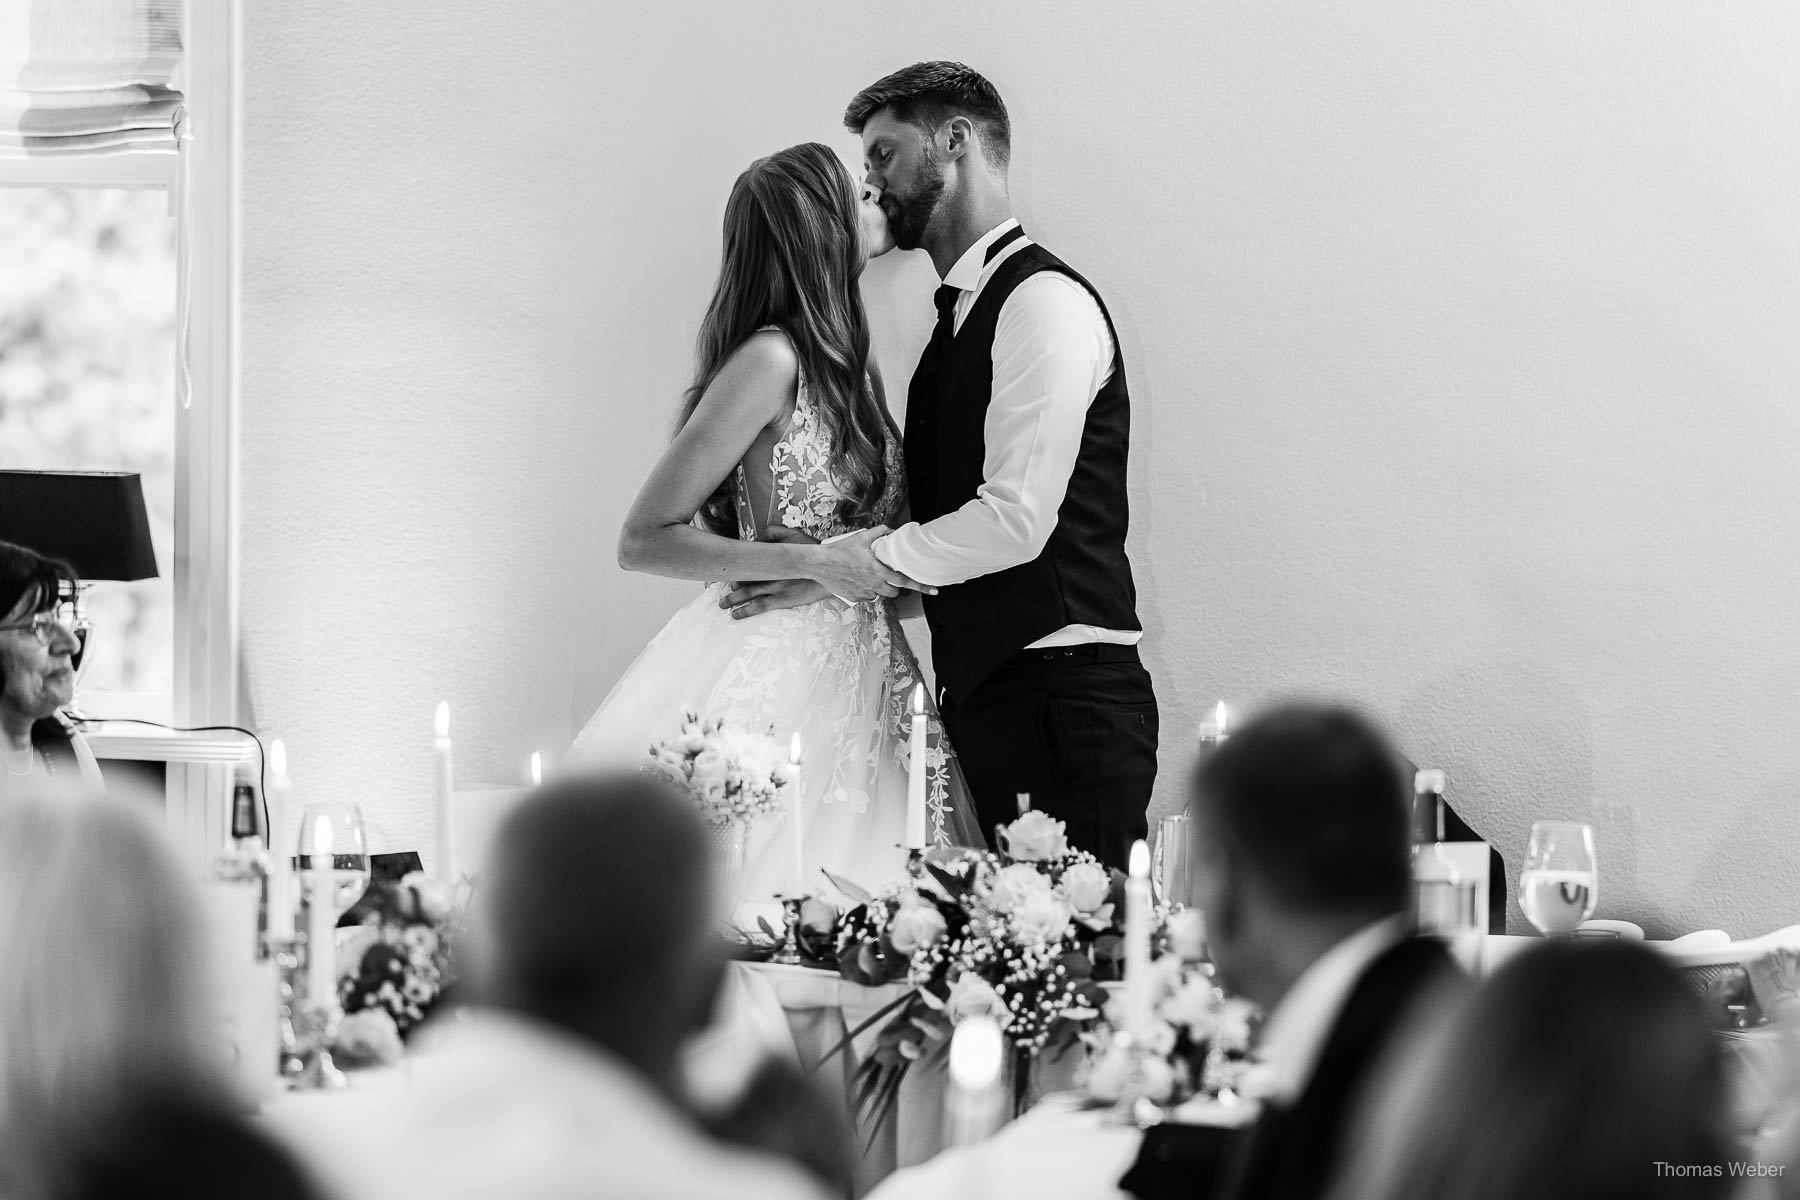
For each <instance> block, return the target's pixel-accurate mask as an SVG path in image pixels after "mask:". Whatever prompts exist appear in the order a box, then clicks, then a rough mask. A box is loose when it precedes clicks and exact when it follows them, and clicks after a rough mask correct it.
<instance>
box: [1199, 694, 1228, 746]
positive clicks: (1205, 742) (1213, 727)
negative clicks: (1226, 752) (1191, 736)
mask: <svg viewBox="0 0 1800 1200" xmlns="http://www.w3.org/2000/svg"><path fill="white" fill-rule="evenodd" d="M1229 719H1230V713H1229V710H1228V709H1227V708H1226V707H1225V702H1224V701H1223V700H1221V701H1219V703H1218V704H1217V706H1215V707H1214V708H1213V710H1212V715H1211V716H1209V717H1208V718H1207V719H1206V720H1204V721H1202V722H1200V749H1201V750H1202V751H1207V750H1216V749H1217V748H1218V746H1219V743H1220V742H1222V741H1224V740H1225V738H1226V737H1227V736H1228V734H1227V731H1226V722H1227V721H1228V720H1229Z"/></svg>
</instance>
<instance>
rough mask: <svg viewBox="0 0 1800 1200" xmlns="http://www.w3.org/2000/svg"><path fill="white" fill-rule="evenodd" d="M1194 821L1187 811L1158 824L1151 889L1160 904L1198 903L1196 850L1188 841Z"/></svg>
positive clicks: (1151, 858) (1152, 859)
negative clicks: (1195, 884) (1196, 901)
mask: <svg viewBox="0 0 1800 1200" xmlns="http://www.w3.org/2000/svg"><path fill="white" fill-rule="evenodd" d="M1193 825H1194V823H1193V821H1192V820H1191V819H1190V818H1189V816H1188V814H1187V812H1186V811H1185V810H1184V811H1182V812H1178V813H1175V814H1173V815H1172V816H1167V817H1164V818H1163V819H1162V820H1160V821H1158V822H1157V823H1156V849H1155V850H1154V851H1153V852H1152V854H1151V857H1150V886H1151V889H1152V891H1153V892H1154V894H1155V896H1156V902H1157V903H1158V904H1192V903H1193V902H1194V893H1193V882H1194V849H1193V845H1192V844H1191V843H1190V842H1189V841H1188V836H1189V831H1190V830H1191V829H1192V828H1193Z"/></svg>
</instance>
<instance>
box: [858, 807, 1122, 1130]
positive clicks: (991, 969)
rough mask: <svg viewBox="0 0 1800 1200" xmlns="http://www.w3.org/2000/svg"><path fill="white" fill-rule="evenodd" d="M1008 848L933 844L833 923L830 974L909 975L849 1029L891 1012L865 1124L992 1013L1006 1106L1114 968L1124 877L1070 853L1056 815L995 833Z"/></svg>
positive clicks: (1099, 996)
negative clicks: (921, 1067)
mask: <svg viewBox="0 0 1800 1200" xmlns="http://www.w3.org/2000/svg"><path fill="white" fill-rule="evenodd" d="M1002 834H1003V836H1002V837H1001V839H1000V841H1001V844H1002V845H1003V846H1004V847H1005V852H1004V853H994V852H991V851H986V850H953V851H948V852H946V851H934V852H933V854H932V856H931V857H929V858H928V859H927V860H926V862H925V863H924V870H923V873H922V874H921V875H920V877H918V878H916V879H913V880H909V881H907V882H904V883H898V884H891V885H889V886H888V887H887V888H885V889H884V890H883V891H882V892H881V893H880V894H879V895H869V894H868V893H866V892H863V891H862V890H861V889H859V888H857V887H856V886H855V885H854V884H850V883H846V882H845V881H842V880H834V882H836V883H837V884H838V886H839V888H840V889H841V890H843V891H844V892H845V893H846V894H847V895H848V896H849V897H850V898H851V900H852V901H853V902H854V906H853V907H851V908H850V909H849V910H848V911H847V912H845V914H844V915H843V917H842V919H841V920H840V922H839V924H838V931H837V939H836V940H837V958H838V972H839V974H840V975H842V976H843V977H844V978H846V979H849V980H851V981H853V982H856V983H861V984H865V985H868V986H879V985H882V984H888V983H895V982H900V981H904V982H906V983H909V984H911V985H912V988H911V990H910V991H908V992H907V993H906V994H905V995H904V996H902V997H901V998H900V999H898V1000H896V1001H895V1002H894V1003H892V1004H890V1005H888V1006H887V1007H886V1008H884V1009H882V1010H881V1011H880V1012H878V1013H876V1014H875V1015H874V1016H873V1017H871V1018H870V1019H869V1020H868V1021H866V1022H864V1023H863V1025H861V1026H860V1027H858V1028H857V1029H856V1030H854V1031H852V1032H851V1034H850V1035H849V1037H848V1038H846V1039H845V1042H846V1043H847V1042H848V1041H849V1040H850V1038H854V1037H856V1036H858V1035H860V1034H861V1033H863V1032H865V1031H866V1030H868V1029H870V1028H873V1027H874V1026H875V1024H876V1023H877V1022H880V1021H882V1020H883V1019H884V1018H891V1019H888V1020H887V1023H886V1024H885V1025H883V1026H882V1028H881V1032H880V1033H879V1034H878V1035H877V1038H876V1045H875V1048H874V1050H873V1052H872V1053H870V1054H869V1055H868V1056H867V1057H865V1058H864V1060H863V1062H862V1064H861V1065H860V1066H859V1068H858V1075H857V1079H856V1105H857V1111H858V1114H859V1116H860V1117H861V1118H862V1119H863V1120H864V1121H865V1122H866V1123H867V1125H868V1126H869V1127H871V1128H872V1127H874V1126H876V1125H878V1124H879V1121H880V1119H881V1117H882V1116H883V1115H884V1114H885V1113H886V1112H887V1110H888V1109H889V1107H890V1106H891V1105H892V1104H893V1102H894V1098H895V1096H896V1095H897V1094H898V1091H899V1087H900V1082H901V1080H902V1078H903V1077H904V1076H905V1073H906V1071H907V1069H908V1068H909V1067H910V1066H911V1065H912V1064H913V1063H914V1062H918V1061H921V1060H924V1059H926V1058H929V1057H933V1056H935V1055H938V1054H941V1053H943V1052H944V1051H945V1050H946V1048H947V1047H948V1045H949V1040H950V1033H951V1031H952V1029H953V1028H954V1027H955V1024H956V1022H957V1021H959V1020H961V1019H962V1018H964V1017H968V1016H973V1015H976V1014H981V1013H986V1014H990V1015H992V1016H993V1017H994V1019H995V1020H996V1021H997V1022H998V1023H999V1025H1000V1027H1001V1029H1002V1031H1003V1032H1004V1033H1005V1034H1006V1036H1007V1038H1008V1040H1009V1042H1010V1043H1011V1045H1012V1047H1013V1049H1014V1051H1015V1064H1014V1065H1015V1070H1014V1075H1013V1084H1014V1088H1015V1094H1014V1098H1015V1105H1022V1103H1023V1100H1024V1092H1025V1088H1026V1087H1027V1084H1028V1078H1029V1069H1030V1063H1031V1060H1032V1059H1033V1058H1035V1057H1037V1056H1039V1055H1044V1056H1049V1057H1055V1056H1058V1055H1060V1054H1062V1053H1063V1052H1065V1051H1067V1050H1070V1049H1072V1048H1075V1047H1078V1046H1079V1045H1080V1044H1081V1038H1082V1034H1083V1033H1085V1032H1087V1031H1089V1030H1090V1029H1091V1028H1093V1027H1094V1026H1095V1025H1096V1024H1097V1023H1098V1021H1099V1020H1100V1017H1101V1013H1102V1011H1103V1009H1104V1007H1105V1004H1106V990H1105V989H1104V988H1103V987H1102V986H1101V984H1102V983H1103V982H1104V981H1107V980H1117V979H1118V978H1119V977H1120V974H1121V971H1122V968H1123V957H1124V938H1123V930H1122V927H1121V919H1122V914H1123V911H1124V905H1123V887H1124V876H1123V875H1121V874H1119V873H1118V872H1113V871H1109V870H1108V869H1107V868H1105V867H1103V866H1102V865H1101V864H1100V862H1099V861H1098V860H1097V859H1095V858H1094V857H1093V856H1092V855H1091V854H1088V853H1086V852H1084V851H1080V850H1074V849H1071V848H1070V846H1069V844H1068V840H1067V838H1066V837H1065V836H1064V832H1063V823H1062V822H1061V821H1056V820H1053V819H1051V818H1050V817H1048V816H1046V815H1045V814H1043V813H1039V812H1028V813H1026V814H1024V815H1023V816H1021V817H1020V818H1019V819H1018V820H1017V821H1015V822H1013V823H1012V824H1011V825H1010V826H1007V827H1006V828H1005V829H1004V830H1003V831H1002Z"/></svg>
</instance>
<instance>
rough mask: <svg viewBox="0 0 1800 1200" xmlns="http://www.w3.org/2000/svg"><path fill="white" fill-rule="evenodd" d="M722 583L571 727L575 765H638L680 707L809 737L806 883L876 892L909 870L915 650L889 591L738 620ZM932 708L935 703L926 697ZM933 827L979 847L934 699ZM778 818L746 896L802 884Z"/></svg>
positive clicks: (764, 837)
mask: <svg viewBox="0 0 1800 1200" xmlns="http://www.w3.org/2000/svg"><path fill="white" fill-rule="evenodd" d="M724 590H725V589H724V585H722V584H712V585H710V586H709V587H707V588H706V589H705V590H704V591H703V592H702V593H701V594H700V595H699V596H698V597H696V598H695V599H694V601H693V602H692V603H690V604H688V605H687V606H686V607H684V608H682V609H681V610H680V611H678V612H677V613H676V614H675V615H674V616H673V617H672V618H670V620H669V623H668V624H667V625H665V626H663V628H662V632H660V633H658V634H657V635H656V637H655V638H653V639H652V640H651V642H650V644H649V645H648V646H646V647H644V651H643V653H642V654H640V655H639V656H638V658H637V661H636V662H634V663H632V664H631V667H630V668H629V669H628V670H627V671H626V672H625V674H624V676H623V677H622V678H621V679H620V680H619V682H618V684H617V686H615V687H614V688H613V690H612V694H611V695H609V696H607V698H606V701H605V703H603V704H601V706H600V709H599V711H598V712H596V713H595V714H594V716H593V718H592V719H591V720H590V721H589V722H588V723H587V726H586V727H585V728H583V729H582V731H581V733H580V734H579V735H577V737H576V738H575V743H574V745H573V746H572V747H571V749H570V752H569V758H568V762H569V763H570V765H572V766H574V767H576V768H587V767H600V766H624V767H636V766H640V765H642V764H643V763H644V762H645V761H646V760H647V759H648V758H649V755H650V748H651V746H652V745H654V744H656V743H659V742H662V741H665V740H667V739H669V738H671V737H673V736H674V735H675V734H676V732H677V731H678V730H679V728H680V725H681V713H682V708H683V706H684V705H691V706H693V707H694V708H696V709H698V710H699V711H700V712H701V713H702V714H703V715H705V716H708V717H721V718H724V719H725V720H726V721H729V722H732V723H735V724H739V725H741V726H743V727H745V728H748V729H755V730H758V731H761V730H765V729H769V728H771V727H772V728H773V730H774V732H775V734H776V736H777V737H778V738H779V739H780V740H781V741H782V742H783V743H785V742H786V741H787V739H788V738H789V736H790V735H791V734H793V733H795V732H798V733H799V734H800V739H801V745H802V748H803V754H804V762H803V766H802V773H801V785H802V788H803V793H802V794H803V802H802V806H801V817H802V830H803V848H804V856H805V872H806V878H805V880H804V884H805V886H806V889H807V890H808V891H818V890H819V888H820V886H821V885H822V884H823V883H824V881H823V879H822V878H821V877H820V875H819V873H818V872H819V869H820V868H824V869H826V870H828V871H830V872H831V873H833V874H835V875H838V876H841V877H844V878H847V879H850V880H853V881H854V882H856V883H858V884H860V885H862V886H863V887H865V888H868V889H869V890H871V891H873V890H875V889H877V888H879V887H880V886H881V885H882V884H884V883H886V882H888V881H890V880H892V879H896V878H898V877H900V876H901V875H902V874H904V870H905V864H906V856H905V851H904V850H903V849H902V848H901V843H902V840H903V838H904V836H905V831H906V830H905V826H906V784H907V765H908V758H909V750H908V734H909V722H910V717H909V715H908V711H907V710H908V706H909V704H910V702H911V696H912V692H913V687H914V685H915V684H916V683H918V682H919V678H920V676H919V666H918V661H917V659H915V658H914V657H913V653H912V650H911V648H910V647H909V646H908V645H907V642H906V638H905V635H904V634H903V633H902V632H901V628H900V622H899V620H898V618H897V617H896V616H895V613H894V608H893V604H892V603H891V602H890V601H885V600H882V601H872V602H869V603H864V604H854V605H852V604H844V603H841V602H839V601H837V600H821V601H818V602H816V603H813V604H807V605H804V606H802V607H800V608H792V609H783V610H780V611H777V612H770V613H764V614H762V615H760V616H755V617H750V618H748V619H745V620H742V621H738V620H734V619H733V618H732V616H731V614H730V613H729V612H727V611H725V610H724V609H721V608H720V607H719V599H720V597H721V596H722V595H723V594H724ZM927 704H928V706H929V705H930V701H929V700H928V701H927ZM928 716H929V719H930V722H931V736H930V738H929V745H928V753H927V833H928V836H929V837H930V839H931V841H932V842H933V843H934V844H940V845H968V844H979V836H980V835H979V833H978V832H977V830H978V828H979V826H978V824H977V822H976V820H975V817H974V806H973V804H972V803H971V802H970V800H969V795H968V788H967V786H966V785H965V784H964V782H963V779H962V773H961V771H960V770H959V769H958V768H957V766H956V763H955V758H954V755H953V754H952V753H950V749H949V746H948V743H946V742H945V741H944V740H943V737H942V725H941V724H940V723H939V721H938V720H937V713H936V709H935V707H934V706H933V707H931V708H930V711H929V713H928ZM780 826H781V822H780V821H778V820H764V821H762V822H759V823H758V825H757V826H756V827H755V828H752V829H751V830H750V831H749V836H748V841H747V845H746V867H745V873H744V886H743V890H742V893H741V895H742V898H743V900H744V901H745V902H747V903H754V902H757V901H761V900H765V899H767V898H768V897H769V896H771V895H773V894H776V893H781V892H786V891H787V890H788V889H789V888H790V887H791V886H792V885H793V883H794V868H793V857H794V856H793V851H792V850H791V848H790V846H791V841H790V840H789V839H787V838H784V837H782V836H781V828H780Z"/></svg>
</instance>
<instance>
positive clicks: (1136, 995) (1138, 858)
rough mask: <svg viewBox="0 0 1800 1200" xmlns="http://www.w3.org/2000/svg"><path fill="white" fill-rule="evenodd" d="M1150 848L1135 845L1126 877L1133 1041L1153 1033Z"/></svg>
mask: <svg viewBox="0 0 1800 1200" xmlns="http://www.w3.org/2000/svg"><path fill="white" fill-rule="evenodd" d="M1151 1004H1152V1001H1151V998H1150V848H1149V847H1148V846H1146V845H1145V844H1144V843H1143V842H1142V841H1137V842H1133V843H1132V844H1131V871H1130V874H1129V875H1128V876H1127V877H1126V880H1125V1032H1126V1033H1128V1034H1130V1035H1131V1038H1132V1040H1133V1042H1137V1041H1138V1040H1139V1039H1141V1038H1143V1037H1146V1036H1148V1034H1149V1032H1150V1009H1151Z"/></svg>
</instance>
